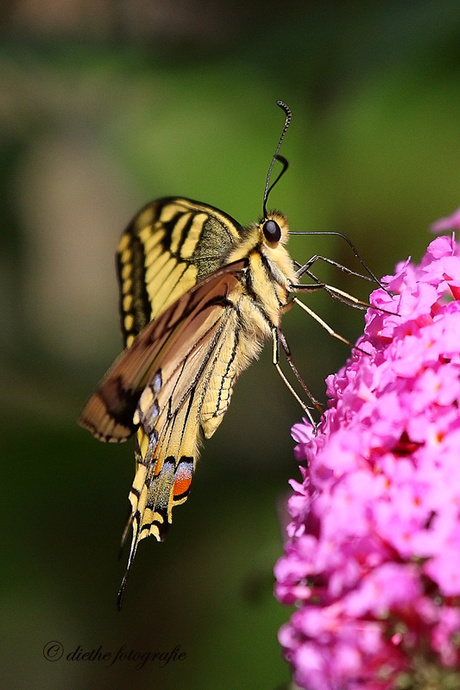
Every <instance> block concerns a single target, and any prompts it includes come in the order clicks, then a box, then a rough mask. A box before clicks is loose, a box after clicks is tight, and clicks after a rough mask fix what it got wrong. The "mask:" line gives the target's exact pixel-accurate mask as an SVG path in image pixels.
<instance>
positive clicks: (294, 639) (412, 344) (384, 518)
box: [275, 237, 460, 690]
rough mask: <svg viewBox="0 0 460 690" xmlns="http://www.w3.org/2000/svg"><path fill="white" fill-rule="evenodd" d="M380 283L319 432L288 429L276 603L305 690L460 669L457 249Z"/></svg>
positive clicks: (445, 242) (430, 254)
mask: <svg viewBox="0 0 460 690" xmlns="http://www.w3.org/2000/svg"><path fill="white" fill-rule="evenodd" d="M384 281H385V283H387V285H388V290H389V291H390V292H391V294H388V293H387V292H385V290H383V289H378V290H376V291H375V292H374V293H373V294H372V296H371V303H372V305H373V306H375V308H373V309H370V310H369V311H368V313H367V316H366V326H365V330H364V335H363V336H362V337H361V338H360V339H359V340H358V343H357V345H358V346H359V347H360V348H361V350H354V352H353V354H352V356H351V358H350V359H349V361H348V363H347V364H346V366H345V367H344V368H343V369H341V370H340V371H339V372H338V373H337V374H335V375H332V376H330V377H329V378H328V380H327V386H328V397H329V407H328V409H327V411H326V413H325V415H324V418H323V420H322V422H321V423H320V425H319V429H318V433H317V434H316V435H315V434H314V432H313V429H312V426H311V425H310V424H309V423H308V422H306V421H305V420H304V423H303V424H296V425H295V426H294V427H293V429H292V435H293V437H294V439H295V440H296V441H297V442H298V445H297V447H296V449H295V454H296V457H297V459H298V460H299V461H300V462H302V463H305V464H304V465H301V467H300V469H301V473H302V482H301V483H299V482H297V481H295V480H291V485H292V488H293V489H294V493H293V495H292V496H291V498H290V499H289V503H288V509H289V513H290V516H291V518H292V521H291V522H290V524H289V525H288V528H287V533H288V539H287V543H286V545H285V555H284V556H283V557H282V558H281V559H280V560H279V561H278V563H277V564H276V566H275V576H276V580H277V584H276V595H277V597H278V598H279V599H280V601H281V602H283V603H285V604H288V605H294V604H295V605H296V609H295V610H294V612H293V613H292V615H291V618H290V621H289V623H287V624H286V625H284V626H283V627H282V628H281V630H280V633H279V639H280V642H281V645H282V647H283V649H284V654H285V657H286V659H287V660H288V661H289V662H290V663H291V666H292V669H293V674H294V680H295V682H296V683H297V685H299V686H300V687H301V688H308V690H337V689H340V690H351V689H353V690H354V689H356V688H366V690H373V689H375V690H377V689H378V690H382V689H391V688H396V687H400V686H398V685H397V683H398V682H400V681H401V677H402V676H401V674H409V677H412V676H411V674H413V673H415V670H416V669H415V668H414V667H415V666H416V665H417V664H421V666H422V667H423V666H425V667H433V666H434V667H436V668H437V669H447V670H449V669H454V670H455V669H456V670H458V669H459V668H460V411H459V403H460V246H459V245H458V244H456V243H455V241H454V239H453V238H452V239H450V238H448V237H439V238H437V239H435V240H434V241H433V242H432V243H431V244H430V246H429V247H428V250H427V253H426V255H425V256H424V258H423V260H422V262H421V264H420V265H418V266H416V265H414V264H412V263H411V262H410V261H409V260H408V261H406V262H405V263H402V264H400V265H398V266H397V269H396V274H395V275H394V276H390V277H386V278H385V279H384ZM363 350H364V351H366V352H367V353H368V354H364V352H363ZM305 461H306V462H305ZM398 679H399V681H398ZM410 687H413V686H412V685H411V686H410ZM417 687H418V686H417ZM452 687H453V686H452ZM455 687H457V686H455ZM458 687H460V680H459V685H458Z"/></svg>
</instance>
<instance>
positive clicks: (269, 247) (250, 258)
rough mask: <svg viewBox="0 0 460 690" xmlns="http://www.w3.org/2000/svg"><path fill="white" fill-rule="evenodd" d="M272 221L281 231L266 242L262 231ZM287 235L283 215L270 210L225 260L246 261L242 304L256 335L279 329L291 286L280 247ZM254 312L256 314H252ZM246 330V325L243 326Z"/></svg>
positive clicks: (291, 275)
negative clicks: (273, 239) (272, 328)
mask: <svg viewBox="0 0 460 690" xmlns="http://www.w3.org/2000/svg"><path fill="white" fill-rule="evenodd" d="M267 220H275V221H276V223H277V224H278V225H279V227H280V229H281V233H282V234H281V238H280V240H279V241H277V242H269V241H268V240H267V239H266V237H265V235H264V232H263V226H264V223H265V222H266V221H267ZM288 234H289V227H288V224H287V220H286V218H285V216H284V215H283V214H282V213H280V212H279V211H272V212H271V213H269V214H268V215H267V218H265V219H262V220H261V221H259V223H254V224H253V225H251V226H249V228H247V229H246V230H245V234H244V236H243V237H242V239H241V242H240V243H239V244H238V246H236V247H235V248H234V249H233V250H232V251H231V252H229V255H228V257H227V259H226V262H228V263H231V262H233V261H238V260H240V259H246V260H247V269H246V271H245V276H244V280H243V283H244V285H245V288H246V290H245V291H244V298H245V301H246V302H247V303H248V309H249V313H248V316H249V318H248V319H246V321H252V328H254V327H257V326H258V327H259V328H260V335H261V336H262V337H267V336H269V335H270V332H271V327H273V326H279V325H280V320H281V314H282V312H283V307H284V306H285V305H286V304H287V302H288V297H289V294H290V291H291V286H292V285H293V284H294V283H295V269H294V264H293V261H292V259H291V257H290V255H289V253H288V251H287V250H286V248H285V247H284V244H285V243H286V241H287V238H288ZM256 310H258V311H259V312H260V315H257V314H256ZM247 325H248V327H249V329H250V330H252V328H250V325H249V323H248V324H247Z"/></svg>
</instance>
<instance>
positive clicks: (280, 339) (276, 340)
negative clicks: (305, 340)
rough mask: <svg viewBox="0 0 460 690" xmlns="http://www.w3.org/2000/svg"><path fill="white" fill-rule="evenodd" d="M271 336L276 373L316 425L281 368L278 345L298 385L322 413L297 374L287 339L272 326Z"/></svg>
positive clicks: (278, 329)
mask: <svg viewBox="0 0 460 690" xmlns="http://www.w3.org/2000/svg"><path fill="white" fill-rule="evenodd" d="M272 337H273V364H274V365H275V367H276V370H277V372H278V374H279V375H280V376H281V378H282V380H283V382H284V384H285V385H286V387H287V388H288V389H289V391H290V392H291V393H292V395H293V396H294V398H295V399H296V400H297V402H298V403H299V405H300V406H301V408H302V409H303V411H304V412H305V414H306V415H307V417H308V419H309V420H310V422H311V423H312V424H313V426H314V427H316V422H315V420H314V419H313V416H312V414H311V412H310V409H309V408H308V407H307V406H306V405H305V403H304V402H303V400H302V399H301V398H300V396H299V395H298V394H297V392H296V391H295V390H294V388H293V386H292V385H291V383H290V382H289V381H288V379H287V377H286V375H285V374H284V372H283V370H282V369H281V366H280V363H279V359H280V345H281V347H282V348H283V350H284V354H285V355H286V359H287V361H288V363H289V366H290V367H291V369H292V371H293V372H294V375H295V377H296V379H297V380H298V381H299V383H300V385H301V386H302V388H303V390H304V391H305V393H306V394H307V396H308V397H309V399H310V400H311V402H312V403H313V405H314V406H315V407H316V409H317V410H318V411H319V412H320V413H321V414H322V409H321V405H320V403H319V402H318V401H317V400H316V398H315V397H314V396H313V394H312V393H311V392H310V390H309V388H308V386H307V384H306V383H305V381H304V380H303V379H302V377H301V375H300V374H299V371H298V369H297V367H296V366H295V364H294V361H293V359H292V355H291V351H290V349H289V345H288V343H287V340H286V338H285V336H284V333H283V332H282V331H281V329H280V328H277V327H273V329H272Z"/></svg>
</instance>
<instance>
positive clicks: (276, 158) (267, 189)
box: [263, 101, 292, 218]
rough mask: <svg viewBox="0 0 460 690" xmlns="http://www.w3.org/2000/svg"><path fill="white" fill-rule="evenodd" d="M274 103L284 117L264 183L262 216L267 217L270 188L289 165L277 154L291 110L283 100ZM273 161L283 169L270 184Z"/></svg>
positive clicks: (290, 117)
mask: <svg viewBox="0 0 460 690" xmlns="http://www.w3.org/2000/svg"><path fill="white" fill-rule="evenodd" d="M276 105H279V107H280V108H282V109H283V110H284V112H285V113H286V119H285V121H284V127H283V131H282V132H281V136H280V138H279V141H278V146H277V147H276V151H275V153H274V155H273V158H272V162H271V163H270V167H269V169H268V174H267V181H266V183H265V192H264V203H263V215H264V218H266V217H267V201H268V195H269V194H270V192H271V190H272V189H273V187H274V186H275V184H276V183H277V182H278V180H279V179H280V178H281V177H282V176H283V175H284V173H285V172H286V170H287V169H288V166H289V163H288V161H287V160H286V158H284V156H279V155H278V152H279V150H280V147H281V143H282V141H283V139H284V135H285V134H286V132H287V130H288V128H289V125H290V124H291V120H292V112H291V109H290V108H289V106H287V105H286V103H284V102H283V101H276ZM275 161H279V162H280V163H281V164H282V165H283V169H282V170H281V172H280V174H279V175H278V177H277V178H276V180H275V181H274V182H273V183H272V184H270V177H271V174H272V170H273V166H274V165H275Z"/></svg>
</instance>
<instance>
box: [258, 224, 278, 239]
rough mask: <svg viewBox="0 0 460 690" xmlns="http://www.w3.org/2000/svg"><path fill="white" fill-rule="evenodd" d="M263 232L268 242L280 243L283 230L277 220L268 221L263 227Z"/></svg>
mask: <svg viewBox="0 0 460 690" xmlns="http://www.w3.org/2000/svg"><path fill="white" fill-rule="evenodd" d="M262 229H263V232H264V235H265V239H266V240H267V242H279V241H280V239H281V228H280V226H279V225H278V223H277V222H276V220H267V221H265V223H264V225H263V228H262Z"/></svg>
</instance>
